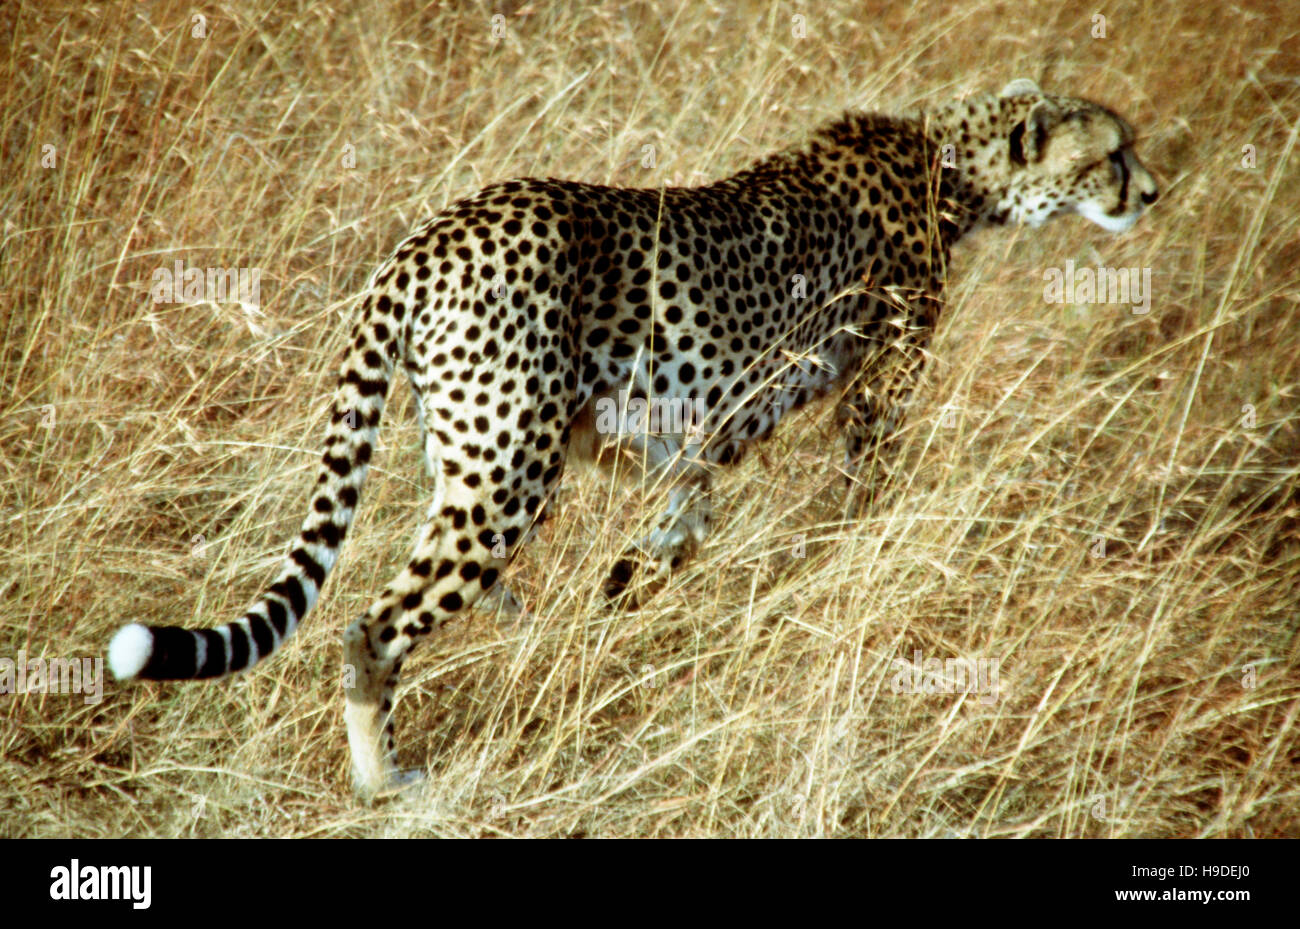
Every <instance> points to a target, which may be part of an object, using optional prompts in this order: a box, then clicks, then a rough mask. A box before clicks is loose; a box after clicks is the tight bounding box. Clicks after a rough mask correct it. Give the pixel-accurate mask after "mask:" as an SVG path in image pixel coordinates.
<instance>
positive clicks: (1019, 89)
mask: <svg viewBox="0 0 1300 929" xmlns="http://www.w3.org/2000/svg"><path fill="white" fill-rule="evenodd" d="M1042 93H1043V92H1042V91H1041V90H1039V89H1038V85H1037V84H1035V83H1034V82H1033V81H1031V80H1030V79H1029V78H1027V77H1018V78H1016V79H1015V80H1014V81H1012V82H1011V83H1010V84H1008V85H1007V86H1006V87H1003V88H1002V92H1001V93H999V94H998V96H999V97H1030V96H1035V97H1036V96H1041V95H1042Z"/></svg>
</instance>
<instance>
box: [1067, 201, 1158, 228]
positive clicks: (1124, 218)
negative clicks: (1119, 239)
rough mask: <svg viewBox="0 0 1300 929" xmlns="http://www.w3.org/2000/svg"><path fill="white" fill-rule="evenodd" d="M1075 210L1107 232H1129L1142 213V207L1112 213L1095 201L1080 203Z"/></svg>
mask: <svg viewBox="0 0 1300 929" xmlns="http://www.w3.org/2000/svg"><path fill="white" fill-rule="evenodd" d="M1075 211H1076V212H1077V213H1078V214H1079V215H1080V216H1082V217H1083V218H1084V219H1086V220H1089V221H1090V222H1094V223H1096V224H1097V225H1098V226H1100V227H1101V228H1103V229H1105V230H1106V231H1107V232H1127V231H1128V230H1130V229H1132V228H1133V224H1134V223H1136V222H1137V221H1138V217H1139V216H1141V215H1142V207H1140V206H1139V207H1138V208H1137V209H1136V210H1130V211H1129V212H1127V213H1112V212H1111V211H1109V210H1103V209H1102V208H1101V207H1099V206H1097V204H1095V203H1080V204H1079V205H1078V206H1077V207H1076V208H1075Z"/></svg>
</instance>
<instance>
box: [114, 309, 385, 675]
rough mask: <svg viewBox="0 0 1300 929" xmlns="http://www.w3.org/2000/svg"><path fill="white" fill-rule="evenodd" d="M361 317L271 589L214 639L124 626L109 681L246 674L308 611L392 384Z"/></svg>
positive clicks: (381, 330)
mask: <svg viewBox="0 0 1300 929" xmlns="http://www.w3.org/2000/svg"><path fill="white" fill-rule="evenodd" d="M385 302H386V301H384V300H380V304H381V305H382V304H383V303H385ZM361 315H362V320H363V321H362V323H361V325H359V326H358V327H357V329H355V330H354V331H353V339H354V342H353V345H354V348H352V349H351V350H350V351H349V352H348V356H347V358H346V360H345V361H344V363H343V368H342V371H341V372H340V375H339V384H338V389H337V391H336V392H335V395H334V406H333V416H332V419H331V421H330V426H329V431H328V433H327V436H326V439H325V454H324V455H323V456H322V459H321V466H320V472H319V477H317V479H316V485H315V491H314V492H313V495H312V502H311V509H310V511H309V512H308V514H307V518H306V519H305V520H303V524H302V530H301V531H300V532H299V533H298V539H297V541H296V542H295V543H294V546H293V548H292V550H291V551H290V552H289V555H288V557H286V558H285V560H284V564H283V565H282V566H281V568H280V573H279V575H278V577H277V579H276V581H275V583H273V584H272V585H271V586H270V588H269V589H268V590H267V591H266V593H264V594H262V596H261V597H259V598H258V599H257V600H255V601H254V602H253V603H252V605H250V606H249V608H248V612H246V613H245V614H244V615H243V616H241V617H240V618H239V619H237V620H235V621H234V622H230V623H227V624H225V625H224V626H218V627H217V628H215V629H186V628H183V627H179V626H145V625H141V624H140V623H131V624H130V625H127V626H123V627H122V628H121V629H119V630H118V632H117V634H116V635H115V636H114V637H113V641H112V643H111V644H110V645H109V647H108V664H109V667H110V668H111V669H112V671H113V674H114V676H115V677H117V679H118V680H126V679H129V678H133V677H142V678H148V679H151V680H184V679H197V678H211V677H222V676H224V675H227V674H233V673H234V672H236V671H243V670H245V669H247V668H251V667H252V666H253V665H255V664H256V663H257V662H259V661H261V660H262V659H263V658H266V657H267V656H269V655H271V654H272V653H274V652H275V651H276V650H277V649H278V648H279V647H280V646H281V645H283V644H284V642H285V640H286V639H288V638H289V636H290V635H292V634H293V632H294V630H295V629H297V627H298V623H299V622H301V621H302V618H303V617H304V616H305V615H306V614H307V611H308V610H310V609H311V608H312V605H313V604H314V603H315V602H316V598H317V597H318V596H319V594H320V589H321V586H322V585H323V584H324V583H325V575H327V574H328V573H329V571H330V568H332V567H333V566H334V562H335V561H336V560H337V559H338V554H339V548H340V547H341V546H342V543H343V537H344V536H345V535H346V534H347V531H348V527H349V526H350V525H351V524H352V514H353V512H354V511H355V509H356V506H357V502H358V500H359V499H360V495H361V487H362V484H364V483H365V479H366V472H367V471H368V470H369V467H368V466H369V462H370V454H371V450H372V449H373V447H374V441H375V435H376V433H377V432H378V428H379V418H380V415H381V414H382V413H383V408H384V399H385V397H386V396H387V394H388V385H389V383H390V382H391V380H392V376H393V363H392V360H391V358H390V355H389V352H390V351H392V350H393V349H394V348H395V347H396V343H395V342H394V341H389V339H390V336H389V335H388V333H387V332H386V331H385V330H386V327H385V326H383V324H382V323H375V321H374V319H375V314H374V311H373V307H372V304H371V300H370V299H367V300H366V302H365V304H364V308H363V311H362V314H361Z"/></svg>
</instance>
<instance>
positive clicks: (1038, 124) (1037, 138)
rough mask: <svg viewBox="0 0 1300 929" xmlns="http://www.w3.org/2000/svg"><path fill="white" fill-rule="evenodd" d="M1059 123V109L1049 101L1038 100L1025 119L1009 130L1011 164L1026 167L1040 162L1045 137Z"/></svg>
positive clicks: (1044, 145) (1045, 143)
mask: <svg viewBox="0 0 1300 929" xmlns="http://www.w3.org/2000/svg"><path fill="white" fill-rule="evenodd" d="M1060 122H1061V108H1060V107H1058V106H1057V105H1056V104H1055V103H1052V102H1051V101H1050V100H1039V101H1038V102H1037V103H1035V104H1034V105H1033V107H1032V108H1031V109H1030V111H1029V115H1028V116H1026V117H1025V121H1024V122H1022V123H1018V124H1017V125H1016V128H1014V129H1012V130H1011V137H1010V139H1009V140H1008V142H1009V147H1010V152H1009V153H1010V155H1011V162H1012V164H1017V165H1022V166H1023V165H1026V164H1031V163H1033V162H1037V161H1041V160H1042V158H1043V150H1044V149H1045V148H1046V147H1047V137H1048V136H1049V135H1050V134H1051V132H1052V130H1053V129H1055V128H1056V126H1057V125H1059V124H1060Z"/></svg>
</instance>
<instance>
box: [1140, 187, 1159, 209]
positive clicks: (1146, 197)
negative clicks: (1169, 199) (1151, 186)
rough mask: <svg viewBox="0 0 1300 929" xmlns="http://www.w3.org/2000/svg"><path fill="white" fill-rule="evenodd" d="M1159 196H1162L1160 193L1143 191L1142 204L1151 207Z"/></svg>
mask: <svg viewBox="0 0 1300 929" xmlns="http://www.w3.org/2000/svg"><path fill="white" fill-rule="evenodd" d="M1159 196H1160V193H1159V191H1155V190H1144V191H1142V202H1143V203H1145V204H1146V205H1147V206H1150V205H1151V204H1153V203H1155V202H1156V198H1157V197H1159Z"/></svg>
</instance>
